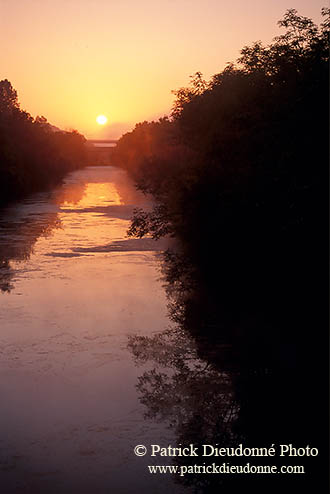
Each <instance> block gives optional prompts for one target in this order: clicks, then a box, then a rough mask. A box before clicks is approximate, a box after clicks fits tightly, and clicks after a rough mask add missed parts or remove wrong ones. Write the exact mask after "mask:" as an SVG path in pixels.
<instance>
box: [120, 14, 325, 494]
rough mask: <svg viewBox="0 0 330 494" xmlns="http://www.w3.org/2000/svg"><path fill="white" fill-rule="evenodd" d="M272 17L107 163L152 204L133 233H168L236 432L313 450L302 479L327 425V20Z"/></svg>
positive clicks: (175, 307) (187, 313) (193, 331)
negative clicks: (273, 21)
mask: <svg viewBox="0 0 330 494" xmlns="http://www.w3.org/2000/svg"><path fill="white" fill-rule="evenodd" d="M322 13H323V15H324V18H325V19H327V18H328V17H329V9H323V10H322ZM279 26H280V27H283V28H285V33H284V34H283V35H281V36H278V37H277V38H275V40H274V42H273V43H272V44H271V45H269V46H263V45H262V43H261V42H257V43H255V44H253V45H252V46H249V47H244V48H243V49H242V51H241V57H240V58H239V60H238V62H237V64H230V65H228V66H227V67H226V69H225V70H223V71H222V72H221V73H219V74H216V75H214V76H213V78H212V79H211V81H210V82H208V83H207V82H205V81H204V80H203V78H202V75H201V74H200V73H197V74H196V75H195V76H194V77H193V78H192V81H191V85H190V87H188V88H181V89H179V90H178V91H176V92H175V94H176V101H175V103H174V108H173V113H172V115H171V118H170V119H166V118H165V119H162V120H160V121H158V122H151V123H147V122H144V123H143V124H139V125H137V126H136V128H135V130H134V131H133V132H131V133H129V134H126V135H125V136H124V137H123V138H122V139H121V140H120V141H119V143H118V146H117V149H116V150H115V155H114V159H115V160H116V162H117V164H119V165H120V166H123V167H125V168H126V169H128V171H130V172H131V173H132V174H133V175H134V177H135V178H136V181H137V185H138V187H139V188H140V189H141V190H143V191H145V192H147V193H150V194H152V195H153V197H154V199H155V202H156V206H155V208H154V210H153V211H152V212H145V211H141V210H139V211H136V215H135V217H134V219H133V221H132V225H131V228H130V234H131V235H137V236H143V235H152V236H153V237H155V238H158V237H160V236H162V235H164V234H165V235H171V236H173V237H175V238H176V239H177V240H178V252H167V253H166V255H165V260H164V275H165V277H166V280H167V283H168V291H169V295H170V296H171V300H172V315H173V319H174V320H175V322H176V323H178V324H179V325H180V327H181V328H183V329H184V330H185V331H188V332H189V334H190V335H193V336H194V338H195V341H196V342H197V346H198V353H199V357H201V358H203V359H205V360H206V361H209V362H210V363H211V364H212V365H213V366H216V367H217V368H218V369H219V370H220V371H225V372H231V373H232V376H233V382H234V389H235V403H239V413H238V415H237V416H236V417H235V423H234V424H233V427H234V428H235V433H236V434H238V436H240V437H244V438H245V441H246V442H247V443H249V444H251V445H252V444H254V445H256V444H264V443H265V442H267V441H271V442H277V443H282V444H283V443H284V444H286V443H287V442H289V443H296V444H297V443H298V444H301V443H304V444H305V445H306V444H313V445H314V446H315V447H319V448H320V451H322V452H323V456H322V454H321V455H320V458H318V460H316V461H315V462H308V472H309V475H308V476H305V477H304V480H303V481H302V482H305V483H306V484H305V485H306V486H307V485H310V486H312V485H313V482H314V481H315V477H313V475H312V473H313V471H314V473H315V475H316V476H317V475H319V473H320V464H319V460H320V459H321V458H323V459H324V454H325V449H322V448H323V446H324V445H323V438H324V437H325V436H326V432H325V430H324V427H326V424H327V405H326V404H324V401H323V398H322V397H324V396H325V395H326V393H327V386H326V383H325V375H326V373H327V369H326V368H325V362H326V361H327V350H326V349H327V338H325V335H327V325H324V318H325V319H326V320H327V297H326V293H327V292H326V290H324V285H325V283H326V281H325V280H326V277H327V266H328V265H327V260H326V259H327V238H324V232H326V231H327V210H328V205H327V200H326V198H327V193H328V87H329V66H328V59H329V22H328V21H327V20H326V21H325V22H324V23H323V24H321V26H320V27H317V26H316V25H315V24H314V23H313V22H312V21H311V20H310V19H307V18H305V17H301V16H299V15H298V14H297V12H296V11H295V10H294V9H291V10H288V11H287V12H286V14H285V16H284V18H283V20H282V21H280V22H279ZM210 346H212V347H213V349H214V351H211V352H210ZM291 460H292V459H291ZM291 460H290V461H291ZM298 463H299V464H303V463H302V462H298ZM298 463H297V461H296V462H295V464H298ZM282 480H283V479H282ZM283 482H284V483H285V480H284V481H283ZM309 482H311V483H310V484H309ZM256 484H258V483H257V482H256ZM268 484H269V483H268ZM268 484H267V489H269V485H268ZM260 485H263V484H260V483H259V487H260ZM286 485H291V483H289V481H287V484H286ZM274 489H275V490H276V489H278V485H277V484H276V485H275V486H274ZM205 492H206V491H205Z"/></svg>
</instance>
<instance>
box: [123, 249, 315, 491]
mask: <svg viewBox="0 0 330 494" xmlns="http://www.w3.org/2000/svg"><path fill="white" fill-rule="evenodd" d="M162 262H163V267H162V270H163V274H164V278H165V282H166V285H165V287H166V290H167V295H168V299H169V313H170V318H171V320H172V323H173V326H172V327H171V328H169V329H166V330H165V331H164V332H162V333H160V334H155V335H154V336H153V337H145V336H140V335H136V336H134V337H131V338H130V339H129V343H128V347H129V349H130V351H131V352H132V354H133V356H134V359H135V361H136V364H137V365H139V364H145V365H146V364H147V365H148V364H149V365H150V368H149V370H146V371H144V372H143V373H142V375H141V376H140V377H139V378H138V382H137V389H138V392H139V394H140V401H141V403H142V404H143V405H145V407H146V414H145V415H146V418H149V419H150V418H151V419H155V420H159V421H165V422H167V423H168V425H169V426H170V427H171V428H173V429H174V430H175V436H176V445H180V444H181V445H183V446H189V444H194V446H201V445H203V444H210V445H214V446H215V445H219V447H228V446H238V445H239V444H240V443H243V444H244V445H245V446H249V447H267V448H270V447H271V446H272V445H275V447H276V448H278V449H279V445H280V444H290V443H292V444H293V445H296V446H297V447H305V446H306V445H307V444H309V445H310V446H311V447H317V448H320V451H322V449H321V442H322V441H321V440H320V438H321V437H322V431H320V430H319V428H318V425H317V417H319V416H320V417H321V416H322V412H321V411H320V409H318V406H317V403H318V401H319V389H318V383H317V382H315V380H313V376H314V377H315V376H317V374H318V370H317V368H316V367H315V364H312V363H311V365H308V363H306V361H305V357H306V355H307V354H308V352H307V350H306V340H305V338H304V337H303V335H302V337H301V338H300V340H298V341H294V340H293V339H292V335H290V333H289V332H288V333H287V336H286V337H283V335H284V329H286V328H287V326H288V324H289V323H290V320H287V321H285V319H283V327H284V329H283V328H281V327H280V326H278V321H277V320H275V318H274V324H273V326H271V325H268V326H266V324H265V321H264V320H263V319H262V318H261V317H260V319H258V317H257V314H254V317H252V316H251V315H250V316H248V315H246V316H245V318H242V317H241V314H239V311H238V313H237V314H236V316H235V314H233V313H232V312H231V311H229V312H230V314H229V312H227V313H226V311H225V310H224V308H223V306H221V304H219V300H218V293H219V292H218V290H217V287H216V285H212V284H207V283H204V282H203V278H202V276H201V273H200V272H199V270H198V268H197V267H196V264H194V263H191V262H190V261H189V258H188V257H187V256H186V255H185V256H181V255H180V254H178V253H173V251H172V252H170V251H167V252H165V253H164V255H163V261H162ZM219 307H221V309H222V310H219ZM282 315H283V314H282ZM240 317H241V318H240ZM293 334H294V335H296V334H297V330H296V329H294V331H293ZM307 388H308V390H307ZM163 446H167V445H163ZM200 451H201V449H200ZM160 460H161V458H160ZM319 460H321V461H322V458H306V457H304V458H302V457H299V458H298V459H297V458H296V457H286V458H281V457H279V455H276V457H273V458H269V457H258V458H247V457H212V456H211V457H203V456H199V457H198V458H194V457H192V458H189V457H174V458H173V463H174V464H177V465H186V466H188V465H195V464H197V465H203V464H204V465H205V464H212V463H215V464H217V465H221V464H222V463H224V462H225V463H226V462H229V463H230V464H231V465H240V464H243V465H245V464H246V463H247V462H250V464H253V465H277V466H281V465H304V467H305V471H306V472H307V473H308V475H304V476H300V477H299V476H297V475H292V476H284V475H278V476H274V475H268V476H267V475H262V476H260V475H259V476H258V475H254V476H253V475H248V476H247V475H237V474H236V475H216V474H214V475H201V474H197V473H196V474H195V473H194V474H186V475H185V476H179V475H177V476H176V481H177V482H180V483H183V484H184V485H186V486H192V487H193V488H194V490H195V492H203V493H204V492H210V493H213V492H236V490H235V489H240V488H243V487H244V488H246V486H247V484H246V482H248V485H249V486H250V487H251V488H253V490H254V492H266V491H267V492H278V490H279V489H284V491H285V492H289V490H285V489H293V488H297V487H299V486H302V484H304V485H305V486H310V487H312V486H313V485H314V482H315V478H316V477H317V475H318V474H319V472H320V468H321V467H320V463H319ZM159 463H160V464H161V461H159ZM247 477H248V478H247ZM289 477H290V478H289ZM298 477H299V478H298ZM219 489H221V490H219Z"/></svg>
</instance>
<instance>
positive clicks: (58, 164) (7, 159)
mask: <svg viewBox="0 0 330 494" xmlns="http://www.w3.org/2000/svg"><path fill="white" fill-rule="evenodd" d="M85 141H86V140H85V138H84V137H83V136H82V135H81V134H79V133H78V132H77V131H75V130H73V131H70V132H64V131H62V130H60V129H58V128H56V127H54V126H53V125H51V124H50V123H48V122H47V119H46V118H45V117H42V116H38V117H36V118H33V117H32V116H31V115H30V114H29V113H27V112H26V111H24V110H22V109H21V108H20V104H19V102H18V96H17V92H16V90H15V89H14V88H13V86H12V84H11V83H10V82H9V81H8V80H7V79H4V80H2V81H0V205H5V204H7V203H8V202H10V201H12V200H16V199H19V198H21V197H23V196H25V195H27V194H29V193H31V192H35V191H40V190H44V189H46V188H48V187H50V186H52V185H54V184H55V183H58V182H59V181H60V180H61V178H62V177H63V176H64V175H65V174H66V173H67V172H69V171H71V170H74V169H76V168H79V167H81V166H84V164H85V160H86V151H85V145H84V144H85Z"/></svg>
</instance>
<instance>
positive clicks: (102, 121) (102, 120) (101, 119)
mask: <svg viewBox="0 0 330 494" xmlns="http://www.w3.org/2000/svg"><path fill="white" fill-rule="evenodd" d="M96 121H97V123H98V124H99V125H104V124H106V123H107V121H108V119H107V117H106V116H105V115H99V116H98V117H96Z"/></svg>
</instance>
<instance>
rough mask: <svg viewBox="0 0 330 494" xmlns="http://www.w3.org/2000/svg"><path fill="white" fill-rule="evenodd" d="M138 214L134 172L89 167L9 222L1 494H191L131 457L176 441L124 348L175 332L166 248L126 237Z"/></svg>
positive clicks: (24, 205)
mask: <svg viewBox="0 0 330 494" xmlns="http://www.w3.org/2000/svg"><path fill="white" fill-rule="evenodd" d="M136 206H139V207H142V206H147V204H146V199H145V197H144V196H142V194H139V193H138V192H137V191H136V190H135V188H134V186H133V184H132V183H130V181H129V179H128V178H127V176H126V175H125V172H123V171H121V170H119V169H116V168H113V167H89V168H85V169H83V170H79V171H76V172H73V173H72V174H70V175H68V176H67V178H66V180H65V181H64V183H63V184H62V185H61V186H59V187H57V188H55V189H54V190H52V191H50V192H46V193H40V194H35V195H33V196H31V197H29V198H28V199H26V200H24V201H22V202H20V203H17V204H13V205H11V206H10V207H8V208H6V209H5V210H3V211H2V212H1V214H0V261H1V265H0V266H1V267H0V289H1V293H0V326H1V334H0V352H1V360H0V372H1V379H0V386H1V397H2V398H1V419H0V420H1V429H0V478H1V480H0V483H1V493H2V494H11V493H24V494H26V493H31V494H38V493H43V494H46V493H47V494H75V493H79V494H98V493H99V494H105V493H107V494H110V493H111V492H115V493H128V494H129V493H135V492H152V493H158V492H159V493H162V492H167V491H168V490H169V489H170V490H171V492H174V493H176V492H182V487H181V486H180V485H178V484H176V483H174V481H173V476H171V475H152V474H150V473H148V470H147V465H149V464H157V460H156V459H154V458H150V456H149V455H147V456H146V457H136V456H135V455H134V452H133V448H134V446H135V445H137V444H145V445H150V444H162V445H167V444H170V443H171V441H174V438H173V437H172V433H171V432H170V430H169V429H168V427H166V424H163V423H162V422H156V421H154V420H152V419H148V418H146V416H145V408H144V406H143V404H141V403H140V400H139V394H138V392H137V389H136V384H137V380H138V378H139V376H140V375H141V373H142V372H143V371H145V370H148V363H145V364H143V363H142V364H141V365H140V366H137V365H136V363H135V361H134V359H133V357H132V353H131V352H130V350H129V349H128V347H127V341H128V337H129V336H130V335H140V336H143V335H146V336H148V337H152V336H154V335H156V334H157V333H158V332H161V331H163V330H164V329H165V328H166V327H167V326H168V324H169V321H168V318H167V308H166V296H165V293H164V289H163V286H162V281H161V279H160V272H159V260H158V257H157V252H159V251H160V250H162V248H164V246H163V245H160V244H158V243H155V242H153V241H151V240H148V239H147V240H138V239H135V240H134V239H128V238H127V237H126V231H127V228H128V226H129V218H130V216H131V214H132V211H133V209H134V207H136ZM164 460H165V459H163V460H162V461H161V464H165V463H166V461H164ZM158 463H159V461H158ZM185 492H187V491H186V490H185Z"/></svg>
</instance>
